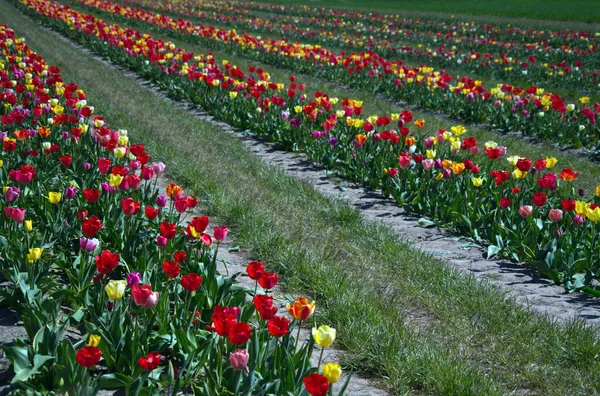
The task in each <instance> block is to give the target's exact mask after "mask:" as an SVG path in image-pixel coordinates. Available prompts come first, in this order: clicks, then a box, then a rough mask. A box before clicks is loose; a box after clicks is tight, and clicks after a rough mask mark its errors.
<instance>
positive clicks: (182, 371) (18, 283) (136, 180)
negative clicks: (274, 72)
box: [0, 25, 350, 396]
mask: <svg viewBox="0 0 600 396" xmlns="http://www.w3.org/2000/svg"><path fill="white" fill-rule="evenodd" d="M0 102H1V103H2V106H0V114H2V117H3V120H6V118H9V119H10V122H6V123H5V125H4V126H3V127H2V130H1V131H0V140H1V141H2V150H1V151H0V184H1V185H2V186H4V187H3V190H2V194H1V195H0V207H2V215H1V216H0V245H1V246H2V256H1V258H0V277H1V278H2V287H1V288H0V295H1V296H2V302H3V304H4V305H7V306H9V307H11V308H12V309H13V310H14V311H15V312H16V313H17V315H18V317H19V319H20V320H21V322H22V324H23V327H24V329H25V331H26V334H27V336H26V337H23V338H18V339H15V340H14V345H4V346H2V348H3V350H4V353H5V355H6V357H7V358H8V359H9V360H10V362H11V363H12V366H13V368H14V372H15V375H14V378H13V379H12V384H13V385H12V386H13V389H12V390H13V391H15V392H20V391H22V392H28V394H29V393H31V394H33V393H34V392H41V393H43V394H49V393H50V392H52V391H56V392H60V393H61V394H72V395H91V394H96V393H97V392H98V391H99V389H101V388H111V389H113V388H115V389H123V390H125V391H126V392H127V394H131V395H137V394H173V395H175V394H178V393H179V392H181V391H183V392H194V393H195V394H206V395H215V394H235V395H250V394H252V395H266V394H284V393H285V394H295V395H296V394H298V395H307V394H310V395H313V396H317V395H318V396H322V395H325V394H327V393H328V392H329V393H330V394H332V393H331V392H332V389H333V386H332V384H334V383H336V382H337V381H338V380H339V377H340V375H341V369H340V366H339V364H337V363H335V362H328V363H326V364H325V362H323V361H322V359H320V360H319V363H318V365H317V367H313V365H312V364H311V362H310V357H311V355H312V353H313V349H314V346H315V344H316V345H319V347H320V348H322V350H323V348H327V347H329V346H331V344H332V343H333V342H334V340H335V337H336V332H335V329H332V328H329V327H328V326H324V325H322V326H319V327H317V326H315V327H314V328H313V329H312V335H313V337H312V338H311V339H310V340H309V341H307V342H305V343H303V344H301V345H299V334H300V332H299V330H300V328H301V325H302V324H303V323H306V322H310V321H313V324H314V317H312V314H313V312H314V309H315V304H314V302H312V303H309V301H308V300H306V299H305V298H298V299H297V300H296V301H295V302H294V303H293V304H288V305H287V312H285V313H278V312H277V311H278V309H277V307H278V305H281V303H280V302H279V301H278V300H277V298H276V297H275V296H274V295H273V293H272V291H273V288H274V287H275V285H276V284H277V281H278V278H277V275H276V274H274V273H270V272H268V271H267V270H266V269H265V267H264V265H263V264H262V263H260V262H252V263H250V264H249V265H248V267H247V269H246V271H247V275H248V276H249V277H250V278H251V279H252V280H254V287H253V288H252V287H242V286H241V285H240V284H238V281H237V279H238V278H239V276H240V275H242V274H240V273H238V274H235V275H233V276H231V277H226V276H223V275H222V274H221V273H220V272H219V271H218V270H217V261H218V260H217V258H218V250H219V246H220V244H221V242H222V241H223V240H224V239H225V238H226V236H227V233H228V229H227V227H225V226H216V227H214V229H213V231H212V232H211V233H209V232H208V226H209V219H208V218H207V217H206V216H197V215H196V214H195V209H194V208H195V207H196V206H197V204H198V200H197V198H195V197H192V196H188V195H186V194H185V193H184V191H183V190H182V188H181V187H179V186H177V185H176V184H169V185H168V186H167V187H166V189H165V190H164V191H163V193H162V194H160V191H159V189H158V188H157V182H158V178H159V176H160V175H161V174H162V173H163V172H164V170H165V165H164V164H163V163H161V162H151V158H150V155H149V154H148V153H147V151H146V150H145V148H144V146H143V145H141V144H131V143H130V142H129V138H128V135H127V132H126V131H124V130H114V129H111V128H110V126H109V123H108V121H107V120H105V119H104V118H103V117H101V116H98V115H96V114H95V112H94V107H93V106H91V104H89V103H88V102H87V100H86V94H85V92H84V91H83V90H82V89H80V88H79V87H78V86H77V85H76V84H74V83H70V84H66V83H65V82H64V81H63V79H62V77H61V75H60V70H59V69H58V68H56V67H53V66H50V65H48V64H46V63H45V62H44V60H43V59H42V58H41V57H40V56H39V55H37V54H36V53H34V52H33V51H32V50H31V49H30V48H29V47H28V46H27V45H25V43H24V41H23V39H19V38H15V35H14V32H13V31H12V30H10V29H9V28H8V27H7V26H5V25H0ZM244 276H245V274H244ZM308 326H310V324H306V325H305V327H308ZM296 329H297V330H298V333H296V334H297V335H295V337H294V335H293V334H292V333H293V331H294V330H296ZM321 356H322V352H321ZM322 363H323V364H322ZM349 378H350V377H348V379H349ZM346 386H347V382H346V384H345V385H343V387H342V388H341V389H340V393H343V392H344V388H345V387H346Z"/></svg>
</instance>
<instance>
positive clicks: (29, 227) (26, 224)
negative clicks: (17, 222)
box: [23, 220, 33, 232]
mask: <svg viewBox="0 0 600 396" xmlns="http://www.w3.org/2000/svg"><path fill="white" fill-rule="evenodd" d="M23 228H25V231H27V232H31V230H33V222H32V221H31V220H25V221H24V222H23Z"/></svg>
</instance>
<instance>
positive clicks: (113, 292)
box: [105, 280, 127, 301]
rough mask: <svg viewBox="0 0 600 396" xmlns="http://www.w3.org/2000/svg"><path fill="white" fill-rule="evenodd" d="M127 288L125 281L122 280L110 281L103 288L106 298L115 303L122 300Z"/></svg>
mask: <svg viewBox="0 0 600 396" xmlns="http://www.w3.org/2000/svg"><path fill="white" fill-rule="evenodd" d="M126 287H127V281H124V280H111V281H110V282H108V284H107V285H106V287H105V290H106V294H108V298H110V299H111V300H113V301H117V300H120V299H122V298H123V294H125V288H126Z"/></svg>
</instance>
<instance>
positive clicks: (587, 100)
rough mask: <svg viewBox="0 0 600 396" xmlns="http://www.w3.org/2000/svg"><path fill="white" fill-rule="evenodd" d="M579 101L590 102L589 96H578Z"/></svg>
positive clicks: (582, 102)
mask: <svg viewBox="0 0 600 396" xmlns="http://www.w3.org/2000/svg"><path fill="white" fill-rule="evenodd" d="M579 101H580V102H581V104H588V103H590V97H589V96H584V97H581V98H579Z"/></svg>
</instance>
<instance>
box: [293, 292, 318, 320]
mask: <svg viewBox="0 0 600 396" xmlns="http://www.w3.org/2000/svg"><path fill="white" fill-rule="evenodd" d="M286 308H287V310H288V312H289V313H290V315H292V317H294V319H297V320H305V319H307V318H308V317H309V316H310V315H312V314H313V312H314V311H315V302H314V301H313V302H311V303H310V304H309V303H308V300H307V299H306V298H304V297H298V298H297V299H296V301H294V304H293V305H290V304H286Z"/></svg>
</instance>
